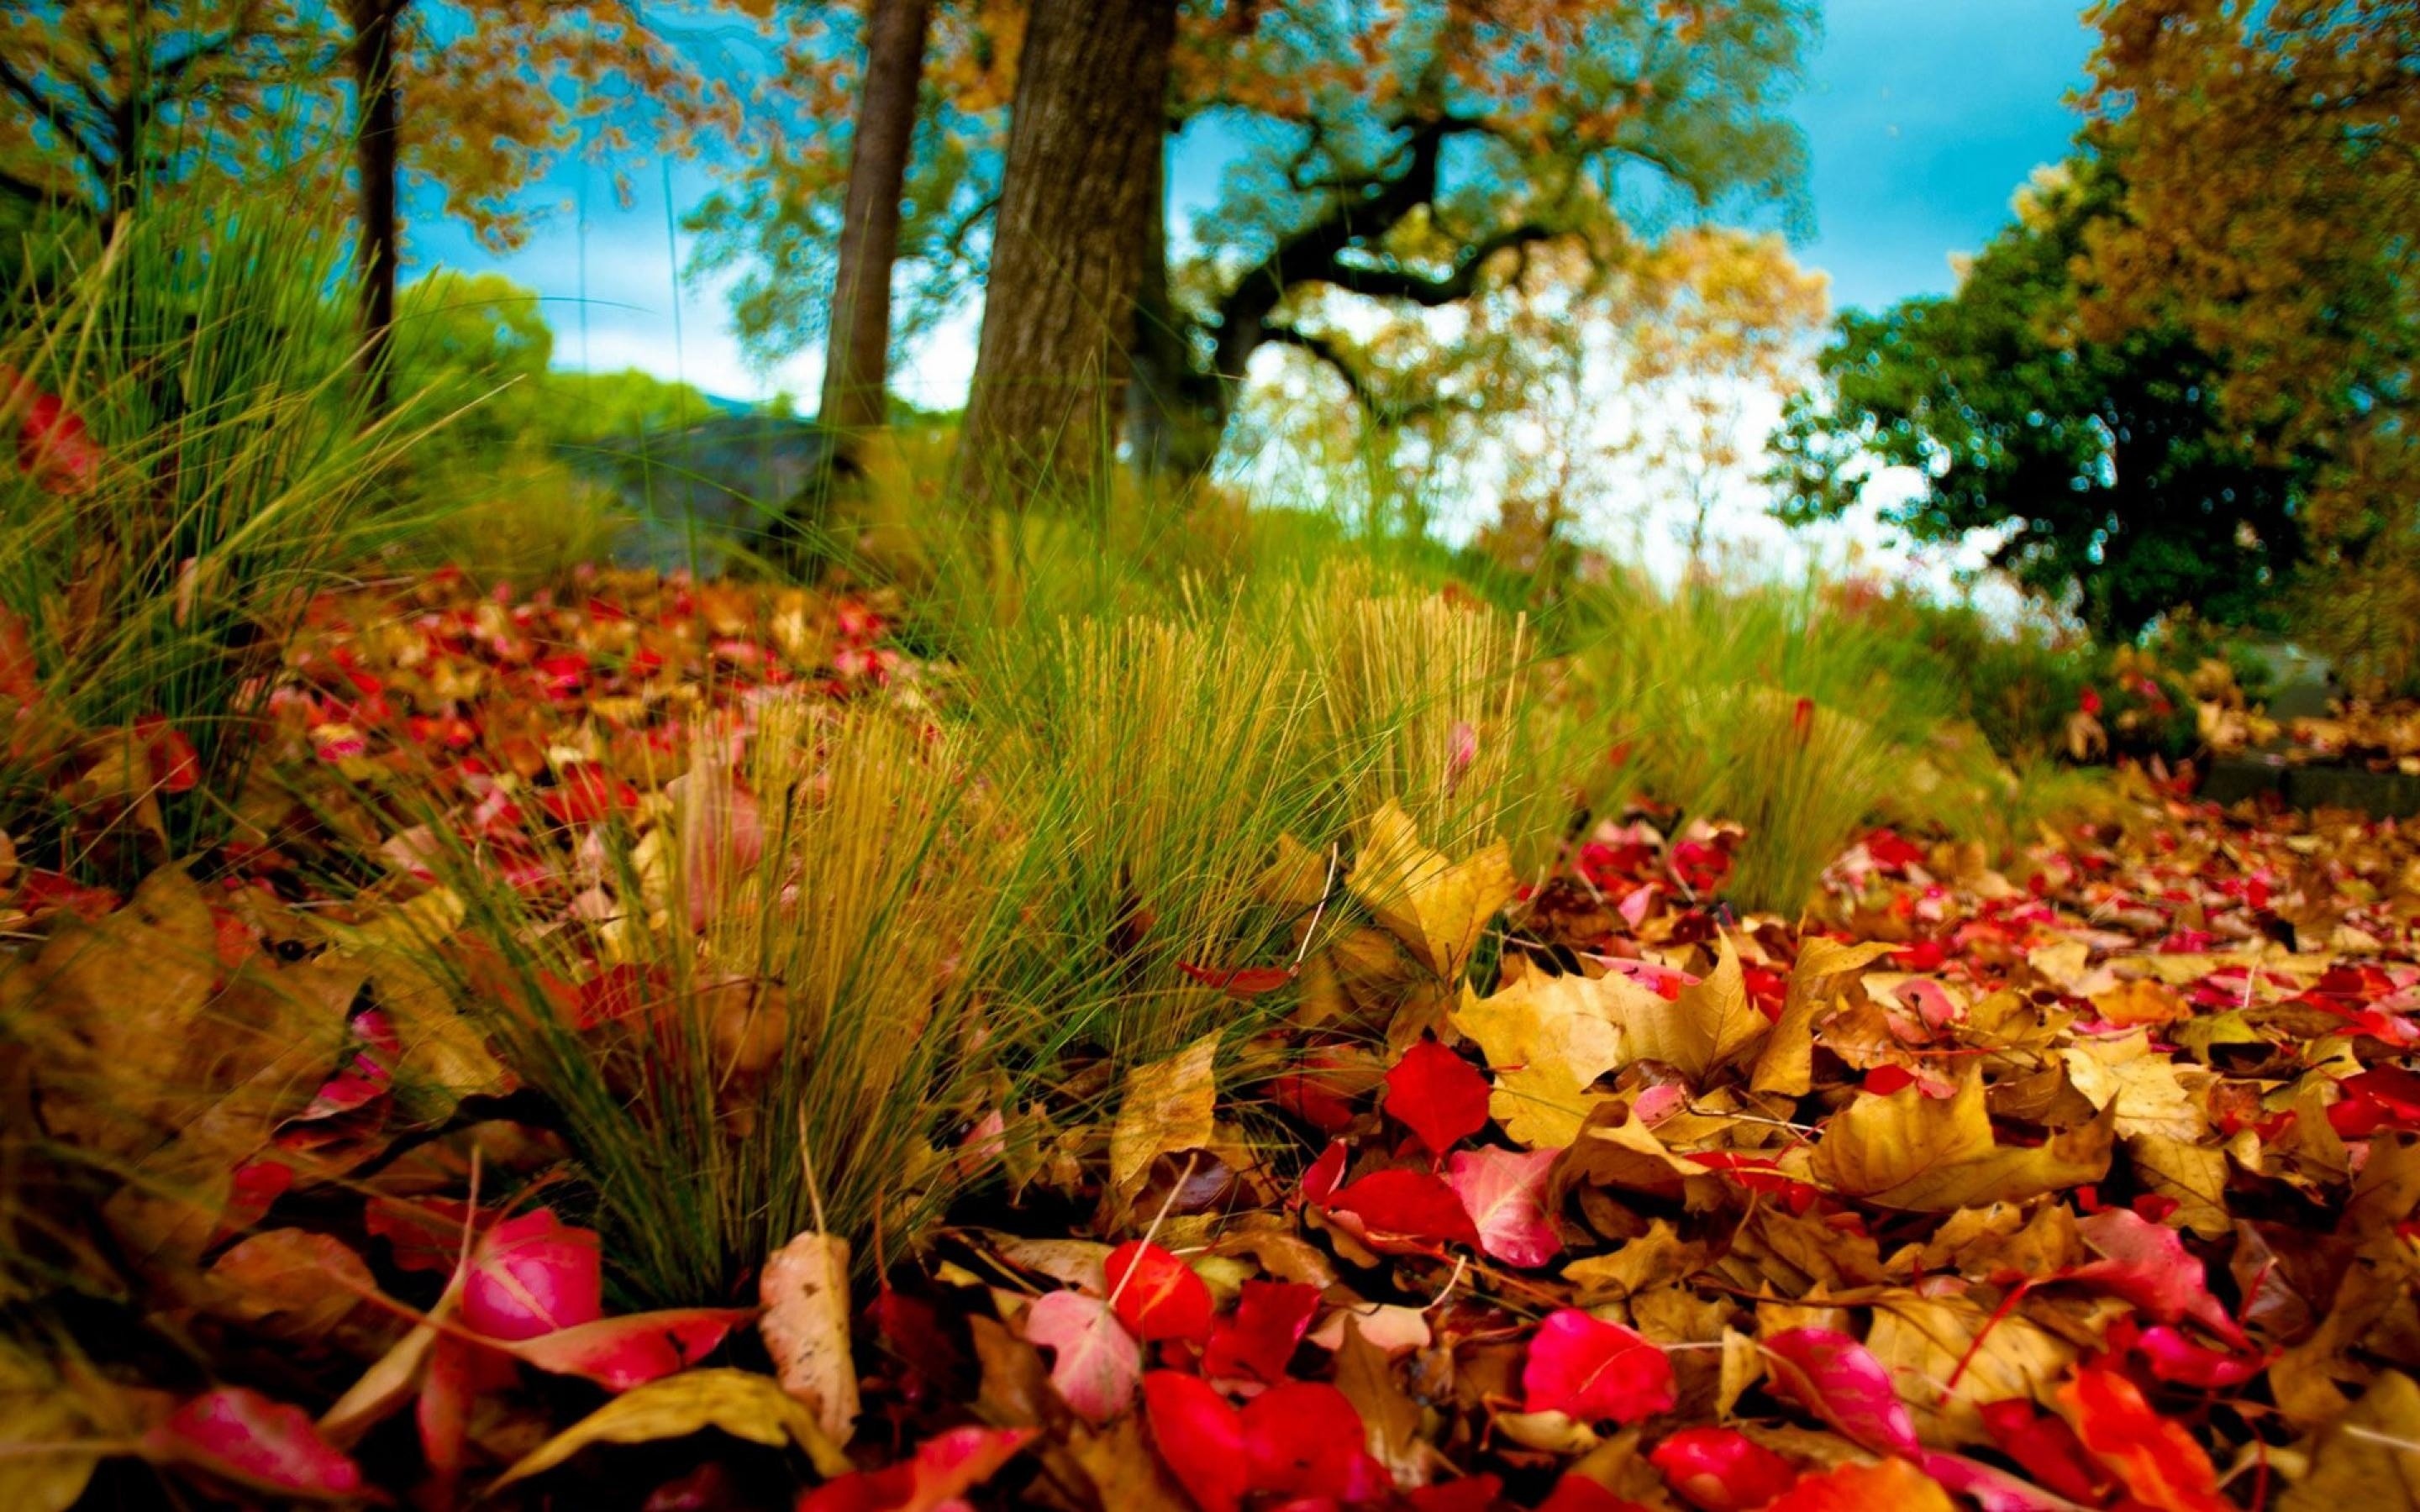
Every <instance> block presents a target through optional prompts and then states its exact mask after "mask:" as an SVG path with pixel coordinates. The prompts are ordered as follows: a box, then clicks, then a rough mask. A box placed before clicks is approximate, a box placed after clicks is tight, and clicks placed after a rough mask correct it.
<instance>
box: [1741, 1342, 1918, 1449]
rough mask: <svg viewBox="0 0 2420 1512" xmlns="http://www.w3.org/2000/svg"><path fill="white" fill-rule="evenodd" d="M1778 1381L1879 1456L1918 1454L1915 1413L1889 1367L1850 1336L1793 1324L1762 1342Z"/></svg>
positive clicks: (1823, 1417)
mask: <svg viewBox="0 0 2420 1512" xmlns="http://www.w3.org/2000/svg"><path fill="white" fill-rule="evenodd" d="M1764 1354H1765V1358H1766V1359H1767V1360H1768V1361H1770V1362H1771V1363H1772V1365H1773V1366H1774V1381H1776V1384H1778V1385H1779V1386H1780V1387H1781V1388H1782V1389H1783V1390H1785V1391H1787V1392H1788V1393H1789V1394H1790V1395H1791V1396H1795V1397H1796V1398H1798V1401H1799V1404H1800V1405H1801V1406H1804V1407H1805V1408H1807V1410H1808V1411H1809V1412H1813V1413H1815V1415H1816V1416H1818V1417H1821V1418H1822V1419H1823V1421H1824V1422H1826V1423H1829V1424H1830V1425H1832V1427H1835V1428H1838V1430H1839V1431H1840V1433H1841V1435H1842V1436H1843V1437H1845V1438H1847V1439H1849V1440H1850V1441H1851V1442H1853V1443H1857V1444H1860V1445H1862V1446H1863V1447H1865V1448H1868V1449H1871V1450H1872V1451H1874V1452H1875V1453H1876V1454H1896V1455H1912V1454H1915V1453H1916V1449H1917V1444H1916V1414H1915V1413H1914V1412H1909V1411H1908V1407H1907V1403H1905V1402H1903V1401H1901V1400H1900V1396H1899V1390H1898V1388H1897V1387H1896V1386H1894V1385H1893V1384H1892V1383H1891V1374H1890V1370H1889V1368H1888V1367H1887V1366H1885V1365H1884V1364H1883V1363H1882V1362H1881V1361H1880V1360H1877V1359H1875V1358H1874V1356H1873V1352H1872V1351H1871V1350H1868V1349H1867V1348H1866V1347H1865V1346H1864V1345H1862V1344H1860V1343H1858V1342H1857V1341H1856V1340H1855V1339H1853V1338H1851V1337H1850V1336H1849V1335H1846V1334H1840V1333H1836V1332H1834V1331H1833V1330H1831V1329H1828V1328H1793V1329H1791V1330H1790V1331H1788V1332H1787V1333H1782V1334H1776V1335H1774V1336H1773V1337H1771V1338H1769V1339H1766V1340H1765V1341H1764Z"/></svg>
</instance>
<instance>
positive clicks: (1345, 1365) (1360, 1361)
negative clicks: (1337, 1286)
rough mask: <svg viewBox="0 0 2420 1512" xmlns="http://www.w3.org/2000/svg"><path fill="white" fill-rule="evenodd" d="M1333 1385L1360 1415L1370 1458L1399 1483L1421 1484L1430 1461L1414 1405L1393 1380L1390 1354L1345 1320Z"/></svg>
mask: <svg viewBox="0 0 2420 1512" xmlns="http://www.w3.org/2000/svg"><path fill="white" fill-rule="evenodd" d="M1336 1389H1337V1390H1339V1391H1341V1392H1342V1393H1343V1394H1344V1396H1345V1399H1346V1400H1347V1401H1350V1402H1351V1403H1352V1404H1353V1407H1354V1410H1355V1411H1356V1412H1359V1413H1360V1414H1361V1426H1362V1428H1363V1430H1364V1431H1365V1432H1366V1433H1367V1434H1368V1436H1369V1450H1370V1454H1371V1457H1372V1458H1374V1459H1376V1460H1377V1461H1378V1463H1380V1464H1382V1465H1384V1466H1386V1467H1387V1472H1388V1474H1391V1475H1392V1476H1394V1478H1395V1484H1396V1485H1397V1486H1399V1487H1406V1488H1408V1487H1414V1486H1425V1485H1427V1484H1428V1483H1429V1473H1430V1470H1431V1466H1432V1462H1433V1460H1434V1458H1435V1457H1434V1453H1433V1451H1431V1449H1430V1448H1429V1444H1428V1441H1427V1440H1425V1439H1423V1438H1421V1437H1420V1409H1419V1403H1417V1402H1415V1401H1413V1400H1412V1399H1411V1397H1410V1396H1407V1395H1405V1394H1404V1388H1403V1387H1402V1386H1401V1385H1399V1384H1398V1383H1397V1382H1396V1381H1395V1371H1394V1365H1393V1362H1392V1357H1391V1356H1390V1355H1388V1352H1387V1351H1386V1350H1382V1349H1380V1348H1379V1347H1378V1346H1377V1345H1375V1344H1373V1343H1371V1342H1370V1341H1369V1340H1368V1339H1367V1338H1364V1337H1363V1336H1362V1335H1361V1325H1360V1324H1359V1323H1358V1322H1356V1321H1353V1320H1351V1319H1347V1320H1346V1321H1345V1324H1344V1343H1343V1345H1342V1348H1340V1349H1339V1350H1337V1351H1336Z"/></svg>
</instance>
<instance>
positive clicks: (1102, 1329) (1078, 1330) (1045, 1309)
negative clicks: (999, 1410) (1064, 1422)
mask: <svg viewBox="0 0 2420 1512" xmlns="http://www.w3.org/2000/svg"><path fill="white" fill-rule="evenodd" d="M1025 1337H1026V1341H1027V1342H1028V1343H1030V1344H1033V1345H1036V1346H1038V1347H1040V1348H1042V1349H1046V1350H1049V1351H1051V1362H1050V1384H1051V1385H1052V1386H1053V1387H1055V1388H1057V1390H1058V1392H1059V1395H1060V1396H1061V1397H1062V1398H1063V1400H1064V1401H1065V1402H1066V1403H1067V1405H1068V1406H1069V1407H1071V1408H1074V1409H1075V1411H1076V1413H1077V1415H1078V1416H1079V1417H1081V1418H1083V1419H1084V1420H1085V1421H1086V1422H1089V1423H1094V1424H1101V1423H1106V1422H1108V1421H1109V1419H1111V1418H1113V1417H1115V1416H1117V1415H1118V1414H1119V1413H1120V1412H1125V1410H1126V1408H1127V1407H1128V1406H1130V1405H1132V1403H1133V1401H1134V1396H1135V1386H1136V1384H1137V1382H1139V1381H1140V1380H1141V1379H1142V1349H1141V1346H1140V1345H1138V1344H1137V1343H1136V1342H1135V1338H1134V1335H1131V1334H1129V1333H1127V1332H1126V1331H1125V1328H1124V1327H1123V1326H1121V1325H1120V1324H1119V1322H1118V1319H1117V1316H1116V1315H1115V1314H1114V1313H1112V1312H1110V1311H1109V1304H1108V1303H1106V1302H1103V1301H1102V1300H1101V1299H1100V1298H1098V1297H1088V1296H1086V1295H1085V1294H1084V1293H1082V1292H1080V1291H1051V1292H1045V1293H1044V1294H1043V1295H1041V1296H1040V1297H1037V1298H1035V1299H1034V1301H1033V1305H1032V1307H1030V1308H1028V1309H1027V1311H1026V1314H1025Z"/></svg>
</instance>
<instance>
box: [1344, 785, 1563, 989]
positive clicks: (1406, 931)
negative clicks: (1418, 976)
mask: <svg viewBox="0 0 2420 1512" xmlns="http://www.w3.org/2000/svg"><path fill="white" fill-rule="evenodd" d="M1345 886H1346V887H1349V888H1350V889H1351V890H1352V893H1353V896H1354V897H1356V898H1357V899H1359V900H1360V902H1361V905H1362V906H1363V907H1364V908H1367V909H1369V910H1370V917H1372V918H1375V919H1376V920H1377V921H1378V922H1379V923H1380V924H1383V925H1385V926H1386V928H1387V932H1388V933H1390V934H1392V935H1394V936H1395V938H1397V939H1398V940H1401V941H1402V942H1403V943H1404V949H1407V950H1409V951H1411V952H1412V954H1413V956H1414V957H1415V958H1417V959H1418V960H1419V963H1420V964H1422V965H1424V966H1426V967H1428V968H1429V969H1430V970H1431V971H1433V972H1435V973H1436V974H1437V975H1438V976H1439V977H1442V978H1444V979H1445V980H1448V981H1451V980H1454V979H1456V978H1457V977H1459V976H1460V975H1461V974H1462V970H1463V968H1464V967H1465V966H1466V965H1468V964H1470V955H1471V951H1472V950H1473V949H1476V948H1477V947H1478V944H1479V936H1480V933H1481V931H1483V930H1484V929H1486V927H1487V921H1488V920H1489V919H1491V918H1495V917H1496V915H1497V913H1498V912H1499V911H1501V910H1502V908H1503V907H1504V905H1505V904H1506V903H1511V902H1512V895H1513V894H1514V893H1515V892H1516V891H1518V890H1519V887H1520V884H1519V880H1518V879H1517V878H1515V877H1514V876H1513V875H1512V851H1511V850H1510V849H1509V848H1508V847H1507V846H1506V845H1505V843H1504V842H1503V841H1497V842H1496V843H1495V844H1493V845H1490V846H1488V847H1487V849H1485V850H1483V851H1481V852H1480V853H1479V854H1478V855H1477V856H1471V857H1470V858H1468V859H1467V860H1464V861H1449V860H1447V859H1446V857H1445V856H1444V855H1442V854H1441V853H1439V852H1436V851H1433V850H1431V849H1429V848H1428V847H1427V846H1426V845H1423V844H1421V843H1420V839H1419V833H1418V832H1417V831H1416V830H1415V829H1414V827H1413V825H1412V820H1411V816H1410V815H1408V814H1406V813H1404V810H1403V809H1402V808H1401V807H1400V806H1398V805H1397V804H1395V803H1394V802H1392V801H1391V800H1390V801H1389V802H1388V804H1387V806H1386V807H1385V808H1383V809H1381V810H1378V812H1377V813H1376V814H1375V815H1373V816H1372V818H1371V820H1370V824H1369V828H1368V832H1367V834H1366V835H1365V837H1364V838H1363V840H1362V842H1361V850H1360V854H1359V855H1357V856H1355V857H1354V858H1353V870H1352V872H1350V873H1348V874H1347V875H1346V877H1345Z"/></svg>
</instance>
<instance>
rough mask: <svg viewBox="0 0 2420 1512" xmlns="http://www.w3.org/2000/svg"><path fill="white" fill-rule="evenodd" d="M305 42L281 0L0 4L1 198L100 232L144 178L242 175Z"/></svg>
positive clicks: (127, 206) (29, 0)
mask: <svg viewBox="0 0 2420 1512" xmlns="http://www.w3.org/2000/svg"><path fill="white" fill-rule="evenodd" d="M310 35H311V34H310V28H308V27H306V26H305V25H304V24H303V23H302V20H301V18H300V17H299V16H298V14H297V13H296V10H295V8H294V6H293V5H292V4H290V3H287V0H152V3H150V4H145V5H85V4H77V3H73V0H22V3H19V0H12V3H11V4H9V5H7V6H0V196H6V197H7V198H8V199H11V200H14V201H16V202H18V204H19V205H20V206H22V207H49V208H59V207H66V208H75V209H80V210H81V211H83V212H84V213H85V214H87V215H88V216H90V217H91V219H92V220H93V221H94V222H95V223H96V224H98V225H99V227H100V229H101V234H102V235H103V236H106V235H107V234H108V230H109V227H110V225H111V224H112V223H114V222H115V221H116V219H117V218H118V217H120V216H123V215H125V214H126V213H128V212H129V211H130V210H132V208H134V204H135V200H136V197H137V196H138V194H139V193H140V192H141V191H142V188H143V186H144V185H145V184H146V183H152V184H168V183H173V182H178V181H181V180H183V179H186V178H189V177H194V176H197V175H199V174H202V173H205V172H209V171H212V170H217V171H220V172H240V171H241V169H242V167H244V166H246V165H248V164H250V163H252V162H255V161H256V157H257V155H258V154H259V152H260V149H261V148H262V147H265V146H267V145H268V144H266V143H264V142H263V140H262V139H263V138H264V137H266V136H268V135H271V134H272V133H271V122H272V119H273V116H274V110H273V108H272V96H273V92H274V91H275V90H277V89H278V87H279V86H280V85H283V84H291V83H292V82H294V80H295V78H296V73H295V71H294V67H293V65H294V61H295V60H294V56H293V54H294V50H295V47H296V44H297V42H298V41H301V40H304V39H308V38H309V36H310Z"/></svg>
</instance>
